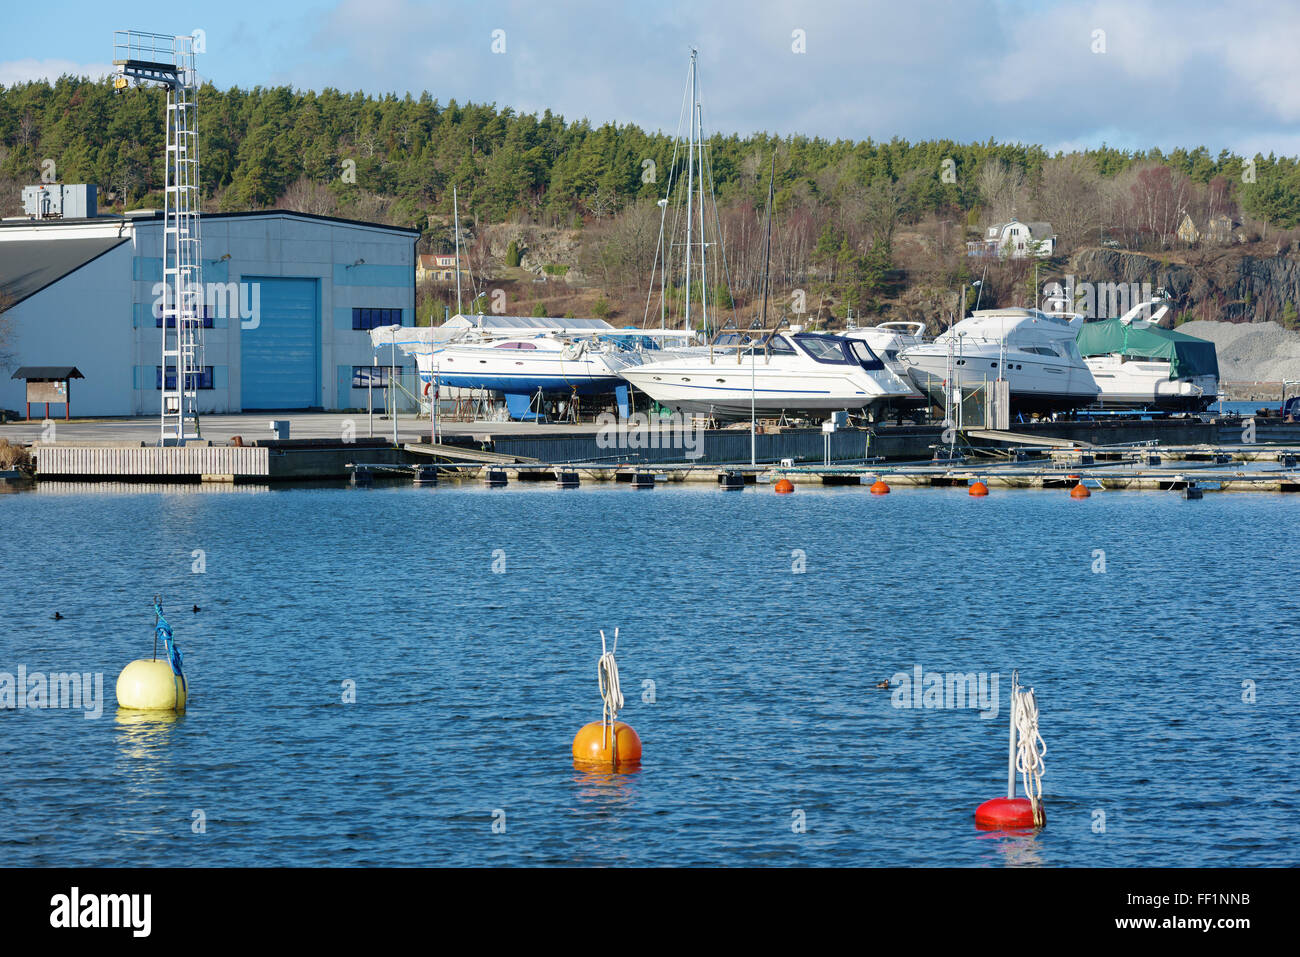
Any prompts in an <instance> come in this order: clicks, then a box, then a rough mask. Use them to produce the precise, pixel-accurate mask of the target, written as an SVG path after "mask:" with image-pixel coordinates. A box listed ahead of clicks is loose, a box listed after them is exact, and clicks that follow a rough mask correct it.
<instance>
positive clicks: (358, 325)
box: [352, 309, 402, 332]
mask: <svg viewBox="0 0 1300 957" xmlns="http://www.w3.org/2000/svg"><path fill="white" fill-rule="evenodd" d="M401 324H402V310H400V309H353V310H352V328H353V329H359V330H361V331H363V332H367V331H369V330H371V329H377V328H379V327H380V326H400V325H401Z"/></svg>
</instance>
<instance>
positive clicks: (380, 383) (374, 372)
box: [352, 366, 388, 389]
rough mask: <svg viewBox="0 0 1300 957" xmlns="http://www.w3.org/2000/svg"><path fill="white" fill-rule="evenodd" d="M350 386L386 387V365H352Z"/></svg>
mask: <svg viewBox="0 0 1300 957" xmlns="http://www.w3.org/2000/svg"><path fill="white" fill-rule="evenodd" d="M352 388H354V389H369V388H375V389H387V388H388V366H353V367H352Z"/></svg>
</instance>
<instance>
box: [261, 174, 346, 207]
mask: <svg viewBox="0 0 1300 957" xmlns="http://www.w3.org/2000/svg"><path fill="white" fill-rule="evenodd" d="M276 207H277V208H278V209H291V210H293V211H294V212H298V213H309V214H311V215H314V216H333V215H334V213H335V212H337V211H338V201H337V200H335V198H334V194H333V193H331V192H330V191H329V189H328V188H327V187H326V186H325V185H323V184H322V183H318V182H316V181H315V180H311V179H308V178H307V177H306V176H300V177H298V178H297V179H296V180H294V181H293V182H292V183H290V184H289V187H288V188H287V189H286V190H285V191H284V195H283V196H281V197H280V200H279V202H277V203H276Z"/></svg>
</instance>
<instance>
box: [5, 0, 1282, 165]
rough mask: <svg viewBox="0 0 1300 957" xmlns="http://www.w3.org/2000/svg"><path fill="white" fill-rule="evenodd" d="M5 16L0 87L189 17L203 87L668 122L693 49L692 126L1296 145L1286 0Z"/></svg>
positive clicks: (97, 7)
mask: <svg viewBox="0 0 1300 957" xmlns="http://www.w3.org/2000/svg"><path fill="white" fill-rule="evenodd" d="M128 10H129V13H128V12H127V11H128ZM178 10H181V11H183V12H181V13H179V14H178V13H177V11H178ZM5 19H6V24H5V30H4V33H3V35H0V84H7V83H14V82H18V81H22V80H26V79H31V78H35V77H40V76H51V75H54V76H57V75H58V74H59V73H61V72H72V73H81V74H96V73H102V72H103V71H105V70H106V69H108V64H109V62H110V60H111V59H112V40H113V31H114V30H115V29H121V28H133V29H141V30H151V31H156V32H162V33H172V32H176V33H188V32H191V31H193V30H196V29H200V30H203V31H204V36H205V39H206V45H207V52H206V53H205V54H203V56H201V57H200V59H199V70H200V72H201V73H202V74H203V75H204V76H205V77H206V78H208V79H210V80H211V81H212V82H214V83H215V84H217V85H218V86H222V87H227V86H232V85H237V86H242V87H251V86H256V85H263V86H269V85H278V84H288V85H290V86H293V87H297V88H302V89H321V88H323V87H326V86H333V87H336V88H339V89H344V90H356V89H361V90H365V91H367V92H371V93H385V92H397V93H399V94H400V93H405V92H407V91H410V92H412V93H414V94H419V93H420V92H421V91H422V90H428V91H429V92H430V94H431V95H433V96H435V97H436V98H437V99H439V100H441V101H443V102H446V101H447V100H449V99H452V98H455V99H458V100H461V101H465V100H475V101H478V102H495V103H497V104H498V105H501V106H507V105H508V106H512V107H514V108H516V109H518V110H521V111H526V112H539V111H541V110H543V109H546V108H550V109H552V110H553V111H555V112H557V113H560V114H563V115H564V116H566V117H568V118H570V119H573V118H577V117H583V116H585V117H588V118H590V119H591V120H592V121H593V122H597V123H599V122H603V121H606V120H613V121H616V122H621V123H626V122H630V123H636V124H639V125H641V126H644V127H648V128H651V129H667V130H669V131H671V130H674V129H675V128H676V126H677V117H678V112H679V108H680V104H681V94H682V84H683V82H684V79H685V74H686V57H687V51H688V49H689V48H690V47H691V46H696V47H698V48H699V50H700V71H701V83H702V88H703V89H702V93H703V97H702V98H703V103H704V110H705V113H704V116H705V124H706V130H710V131H712V130H717V131H722V132H739V133H749V132H753V131H755V130H768V131H772V132H777V133H782V134H785V133H806V134H811V135H818V136H824V137H828V138H832V139H834V138H850V139H864V138H866V137H868V136H870V137H873V138H875V139H877V140H881V139H885V140H887V139H890V138H891V137H894V136H900V137H904V138H907V139H912V140H917V139H929V138H941V137H947V138H951V139H955V140H959V141H970V140H985V139H988V138H989V137H993V138H995V139H998V140H1009V141H1021V142H1033V143H1041V144H1043V145H1045V146H1047V147H1049V148H1051V149H1058V148H1063V149H1069V148H1071V147H1074V146H1095V145H1099V144H1100V143H1102V142H1106V143H1109V144H1111V145H1113V146H1120V147H1125V148H1135V147H1143V148H1145V147H1149V146H1160V147H1162V148H1169V147H1172V146H1177V145H1184V146H1189V147H1191V146H1198V145H1205V146H1208V147H1209V148H1210V149H1211V150H1212V151H1215V152H1217V151H1218V150H1219V149H1223V148H1226V149H1233V150H1236V151H1238V152H1243V151H1244V152H1248V153H1250V154H1253V153H1255V152H1256V151H1260V152H1264V153H1268V152H1277V153H1279V154H1282V153H1285V154H1288V155H1295V154H1297V153H1300V55H1297V53H1296V48H1297V43H1298V42H1300V5H1296V4H1287V3H1266V2H1262V0H1243V2H1234V3H1232V4H1231V5H1230V6H1228V5H1226V4H1224V5H1219V4H1212V3H1207V2H1202V0H1187V2H1183V3H1176V2H1165V0H1099V2H1032V0H1019V2H1010V0H1001V2H996V0H988V2H979V0H971V2H966V3H959V2H955V3H943V2H936V0H907V2H903V0H894V2H879V0H858V2H817V0H809V2H791V0H779V2H774V0H751V2H740V0H718V2H713V3H710V2H708V0H694V2H689V0H664V2H659V3H642V2H630V3H626V4H620V3H617V2H613V3H611V2H608V0H606V2H596V0H571V2H568V0H558V2H554V3H540V2H536V0H528V2H520V0H515V2H479V3H473V2H465V0H460V2H438V3H428V2H417V0H316V2H306V0H276V2H274V3H270V2H260V3H257V2H250V0H227V2H222V3H219V4H218V3H195V4H176V3H167V4H164V3H156V2H150V0H145V2H133V3H131V4H130V5H129V6H119V7H115V6H114V5H111V4H105V3H103V2H94V3H91V2H68V3H58V2H53V3H44V4H41V5H25V6H14V7H10V8H9V9H8V10H7V11H6V15H5ZM498 30H499V31H504V46H505V50H504V52H503V53H494V52H493V49H492V48H493V41H494V38H493V34H494V31H498ZM498 37H499V35H498ZM800 38H802V46H803V49H804V51H805V52H796V50H795V48H796V47H797V46H799V43H800ZM497 46H498V47H500V43H499V42H498V44H497Z"/></svg>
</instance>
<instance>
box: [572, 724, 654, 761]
mask: <svg viewBox="0 0 1300 957" xmlns="http://www.w3.org/2000/svg"><path fill="white" fill-rule="evenodd" d="M615 755H617V756H618V760H617V761H615ZM640 763H641V739H640V738H639V737H637V733H636V732H635V731H633V730H632V728H631V726H630V725H627V724H624V723H623V722H622V721H616V722H614V733H613V734H610V733H609V726H608V725H605V724H603V723H602V722H600V721H593V722H592V723H591V724H589V725H586V726H585V727H583V728H581V729H579V731H578V733H577V734H576V735H574V737H573V764H574V767H577V768H584V769H590V768H613V769H614V770H618V769H620V768H631V767H635V766H636V765H639V764H640Z"/></svg>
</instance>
